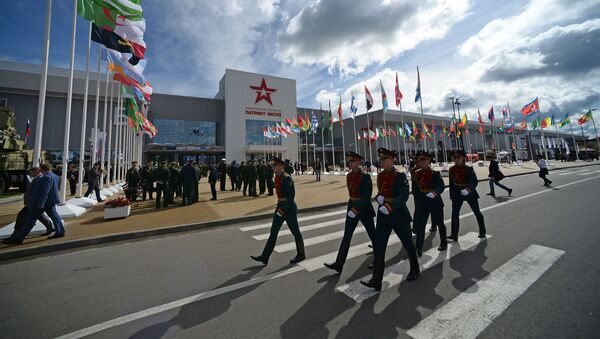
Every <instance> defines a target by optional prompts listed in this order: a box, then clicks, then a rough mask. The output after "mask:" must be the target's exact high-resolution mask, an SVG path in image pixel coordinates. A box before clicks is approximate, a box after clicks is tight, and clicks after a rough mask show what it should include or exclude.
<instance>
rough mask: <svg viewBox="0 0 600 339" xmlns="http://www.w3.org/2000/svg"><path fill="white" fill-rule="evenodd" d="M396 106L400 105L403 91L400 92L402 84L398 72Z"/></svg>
mask: <svg viewBox="0 0 600 339" xmlns="http://www.w3.org/2000/svg"><path fill="white" fill-rule="evenodd" d="M395 92H396V106H397V107H400V100H402V97H403V96H402V92H400V86H399V85H398V73H397V72H396V88H395Z"/></svg>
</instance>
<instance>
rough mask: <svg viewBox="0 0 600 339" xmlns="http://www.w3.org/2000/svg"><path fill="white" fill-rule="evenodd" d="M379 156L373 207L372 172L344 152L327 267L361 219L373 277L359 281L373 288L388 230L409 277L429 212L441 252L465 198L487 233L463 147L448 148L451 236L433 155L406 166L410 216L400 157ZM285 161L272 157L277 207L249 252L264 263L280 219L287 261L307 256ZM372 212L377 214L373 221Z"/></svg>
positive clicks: (339, 261)
mask: <svg viewBox="0 0 600 339" xmlns="http://www.w3.org/2000/svg"><path fill="white" fill-rule="evenodd" d="M377 155H378V164H379V165H380V166H381V168H382V171H381V172H379V173H378V175H377V187H376V189H377V193H376V194H375V201H376V202H377V210H375V208H374V207H373V204H372V202H371V199H372V196H373V194H372V193H373V183H372V181H371V176H370V175H369V174H368V173H366V172H365V171H363V170H362V169H361V165H362V163H363V161H364V157H363V156H361V155H360V154H357V153H355V152H347V153H346V165H347V166H348V167H349V168H350V172H349V173H348V174H347V175H346V186H347V188H348V195H349V199H348V203H347V211H346V220H345V229H344V236H343V238H342V243H341V245H340V248H339V251H338V254H337V258H336V260H335V262H332V263H324V265H325V266H326V267H328V268H330V269H332V270H334V271H336V272H338V273H340V272H341V271H342V269H343V266H344V263H345V261H346V258H347V256H348V251H349V248H350V241H351V239H352V235H353V233H354V230H355V229H356V226H357V225H358V222H362V224H363V226H364V227H365V228H366V230H367V234H368V236H369V238H370V240H371V242H372V247H373V252H374V261H373V264H372V265H370V268H372V269H373V275H372V278H371V279H370V280H367V281H361V283H362V284H363V285H365V286H367V287H371V288H374V289H376V290H381V284H382V280H383V272H384V266H385V252H386V248H387V244H388V240H389V237H390V234H391V232H392V230H393V231H394V232H395V233H396V235H397V236H398V237H399V238H400V241H401V242H402V245H403V247H404V248H405V250H406V251H407V252H408V259H409V262H410V272H409V274H408V276H407V280H414V279H417V278H418V276H419V273H420V271H419V262H418V260H419V259H418V258H419V257H421V256H422V254H423V243H424V238H425V226H426V224H427V220H428V219H429V216H430V215H431V225H432V227H431V229H430V231H432V232H435V231H437V230H439V236H440V245H439V247H438V250H439V251H445V250H446V249H447V248H448V241H458V234H459V226H460V225H459V215H460V210H461V208H462V205H463V203H465V202H466V203H467V204H469V206H470V207H471V209H472V211H473V214H474V215H475V217H476V219H477V224H478V227H479V237H480V238H485V237H486V228H485V223H484V218H483V214H482V213H481V211H480V209H479V202H478V200H479V195H478V194H477V189H476V188H477V176H476V174H475V171H474V170H473V168H472V167H470V166H467V165H466V163H465V157H466V154H465V152H464V151H461V150H456V151H454V152H453V153H452V158H453V160H454V166H452V167H450V170H449V182H450V185H449V190H450V199H451V200H452V219H451V231H450V235H447V234H446V226H445V225H444V210H443V207H444V203H443V201H442V197H441V194H442V192H443V191H444V190H445V185H444V182H443V180H442V177H441V174H440V172H438V171H435V170H433V169H432V168H431V160H432V156H431V154H429V153H427V152H421V153H419V154H418V157H417V161H416V163H415V166H414V167H413V168H411V170H410V171H411V180H412V187H413V198H414V203H415V209H414V211H413V214H412V215H411V213H410V211H409V209H408V207H407V204H406V202H407V201H408V199H409V194H410V193H409V184H408V179H407V176H406V174H405V173H402V172H398V171H397V170H396V168H395V166H394V161H395V160H396V158H397V157H398V155H397V153H396V152H395V151H391V150H388V149H385V148H379V149H378V150H377ZM284 165H285V163H284V162H283V161H281V160H280V159H274V160H273V171H274V173H275V190H276V194H277V206H276V207H275V212H274V214H273V222H272V225H271V231H270V235H269V239H268V241H267V243H266V245H265V247H264V249H263V251H262V253H261V254H260V255H258V256H251V258H252V259H253V260H256V261H258V262H261V263H263V264H264V265H266V264H267V263H268V262H269V257H270V256H271V254H272V252H273V249H274V248H275V243H276V241H277V235H278V233H279V230H280V229H281V226H282V224H283V222H284V221H285V222H286V223H287V224H288V227H289V229H290V231H291V233H292V235H293V236H294V239H295V242H296V256H295V257H294V258H292V259H291V260H290V263H292V264H293V263H297V262H300V261H302V260H304V259H305V258H306V255H305V251H304V242H303V238H302V234H301V232H300V228H299V226H298V217H297V206H296V203H295V202H294V197H295V189H294V182H293V179H292V177H291V176H290V175H289V174H288V173H286V172H285V171H284ZM374 217H376V218H375V220H374V219H373V218H374ZM411 222H412V229H411ZM412 233H415V234H416V239H415V240H416V241H413V237H412Z"/></svg>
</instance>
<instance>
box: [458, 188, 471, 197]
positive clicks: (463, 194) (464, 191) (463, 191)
mask: <svg viewBox="0 0 600 339" xmlns="http://www.w3.org/2000/svg"><path fill="white" fill-rule="evenodd" d="M460 194H461V195H462V196H463V197H466V196H467V195H469V190H467V189H466V188H465V189H462V190H460Z"/></svg>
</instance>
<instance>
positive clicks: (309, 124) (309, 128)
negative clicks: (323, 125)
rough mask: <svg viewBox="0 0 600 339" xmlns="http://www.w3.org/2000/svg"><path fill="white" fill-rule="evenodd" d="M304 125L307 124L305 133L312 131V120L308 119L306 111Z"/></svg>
mask: <svg viewBox="0 0 600 339" xmlns="http://www.w3.org/2000/svg"><path fill="white" fill-rule="evenodd" d="M304 123H305V125H306V126H305V129H304V132H308V131H312V126H311V123H310V119H308V115H307V114H306V111H304Z"/></svg>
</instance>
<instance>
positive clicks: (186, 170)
mask: <svg viewBox="0 0 600 339" xmlns="http://www.w3.org/2000/svg"><path fill="white" fill-rule="evenodd" d="M194 182H195V183H196V187H198V177H197V176H196V169H195V168H194V166H192V160H188V161H187V163H186V164H185V166H183V168H182V169H181V185H182V186H183V187H182V188H183V195H182V197H181V205H182V206H189V205H191V204H192V201H193V195H194Z"/></svg>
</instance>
